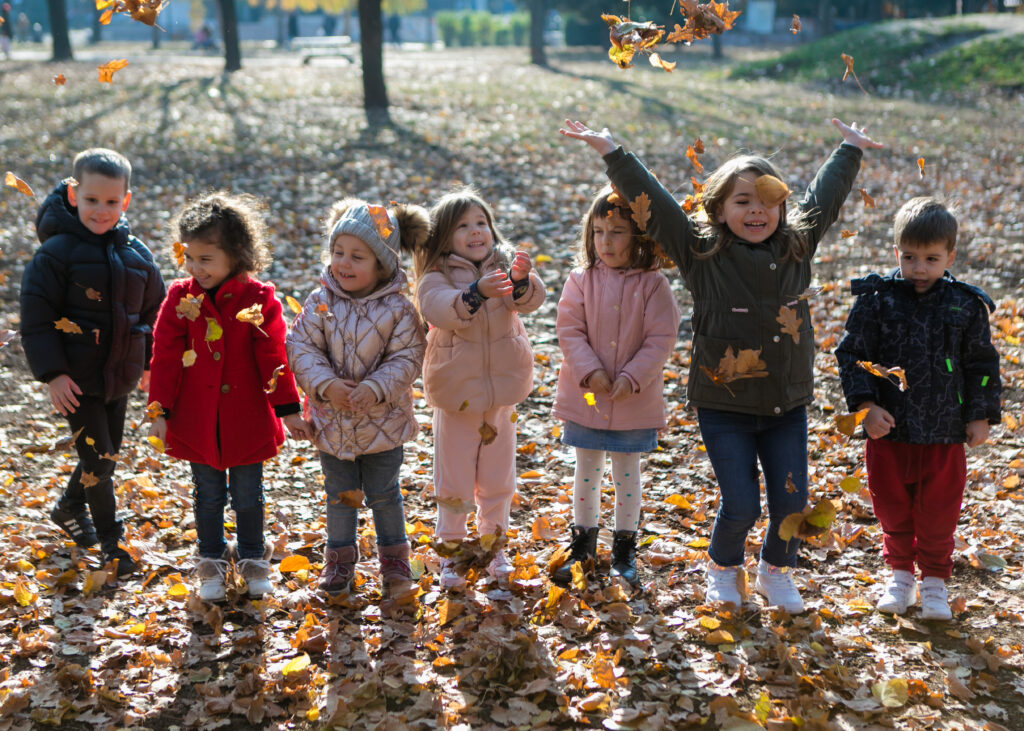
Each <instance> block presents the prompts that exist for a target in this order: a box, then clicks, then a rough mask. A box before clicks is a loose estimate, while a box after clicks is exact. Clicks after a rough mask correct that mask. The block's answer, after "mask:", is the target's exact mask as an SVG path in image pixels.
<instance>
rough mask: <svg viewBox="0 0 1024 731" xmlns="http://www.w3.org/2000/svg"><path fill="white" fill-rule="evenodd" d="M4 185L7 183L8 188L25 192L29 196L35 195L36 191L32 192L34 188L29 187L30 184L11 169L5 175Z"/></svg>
mask: <svg viewBox="0 0 1024 731" xmlns="http://www.w3.org/2000/svg"><path fill="white" fill-rule="evenodd" d="M4 185H6V186H7V187H8V188H14V189H16V190H17V191H18V192H19V193H24V194H25V195H27V196H28V197H29V198H32V197H33V196H35V193H33V192H32V188H31V187H29V184H28V183H26V182H25V181H24V180H22V179H21V178H19V177H18V176H17V175H15V174H14V173H12V172H11V171H10V170H8V171H7V174H6V175H4Z"/></svg>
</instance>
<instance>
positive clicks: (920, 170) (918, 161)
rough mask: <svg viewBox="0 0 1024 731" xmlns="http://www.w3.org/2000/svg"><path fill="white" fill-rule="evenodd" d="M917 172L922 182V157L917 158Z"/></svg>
mask: <svg viewBox="0 0 1024 731" xmlns="http://www.w3.org/2000/svg"><path fill="white" fill-rule="evenodd" d="M917 172H918V175H919V176H920V177H921V179H922V180H923V179H924V158H923V157H919V158H917Z"/></svg>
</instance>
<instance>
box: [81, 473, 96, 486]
mask: <svg viewBox="0 0 1024 731" xmlns="http://www.w3.org/2000/svg"><path fill="white" fill-rule="evenodd" d="M78 481H79V482H80V483H82V487H93V486H94V485H98V484H100V478H98V477H97V476H96V475H94V474H93V473H92V472H85V471H83V472H82V475H81V476H80V477H79V478H78Z"/></svg>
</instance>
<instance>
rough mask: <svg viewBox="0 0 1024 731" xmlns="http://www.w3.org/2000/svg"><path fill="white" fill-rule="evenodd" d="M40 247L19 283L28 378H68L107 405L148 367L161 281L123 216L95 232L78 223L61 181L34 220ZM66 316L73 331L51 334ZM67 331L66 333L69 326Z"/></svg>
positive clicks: (142, 246)
mask: <svg viewBox="0 0 1024 731" xmlns="http://www.w3.org/2000/svg"><path fill="white" fill-rule="evenodd" d="M36 235H37V236H38V237H39V241H40V246H39V248H38V249H36V253H35V255H34V256H33V257H32V261H30V262H29V263H28V265H27V266H26V267H25V273H24V274H23V275H22V280H21V341H22V345H23V346H24V348H25V355H26V356H27V358H28V364H29V367H30V368H31V369H32V375H33V376H35V377H36V379H38V380H40V381H43V382H44V383H49V382H50V381H52V380H53V379H54V378H56V377H57V376H59V375H61V374H67V375H69V376H71V379H72V380H73V381H74V382H75V383H77V384H78V386H79V387H80V388H81V389H82V392H83V393H84V394H85V395H86V396H99V397H102V398H104V399H105V400H106V401H113V400H114V399H117V398H120V397H121V396H124V395H125V394H127V393H129V392H130V391H131V389H132V388H134V387H135V384H137V383H138V382H139V378H140V377H141V376H142V372H143V370H145V369H146V368H148V367H149V358H150V354H151V352H152V346H153V328H152V326H153V322H154V321H155V320H156V315H157V312H159V310H160V302H161V301H162V300H163V298H164V292H165V288H164V281H163V278H162V277H161V276H160V270H159V269H157V267H156V264H154V263H153V255H152V254H151V253H150V251H149V249H147V248H146V246H145V245H144V244H143V243H142V242H141V241H139V240H138V239H137V238H135V237H134V236H132V235H131V231H130V230H129V228H128V219H126V218H125V217H124V216H123V215H122V216H121V220H120V221H118V223H117V225H116V226H114V228H112V229H111V230H110V231H107V232H106V233H105V234H102V235H99V236H98V235H96V234H94V233H92V232H91V231H89V229H87V228H86V227H85V225H84V224H83V223H82V222H81V221H80V220H78V211H77V209H75V208H73V207H72V206H71V204H70V203H68V199H67V185H66V184H64V183H61V184H60V185H58V186H57V188H56V189H54V191H53V192H52V193H50V195H48V196H47V197H46V200H45V201H43V205H42V206H41V207H40V209H39V214H38V215H37V217H36ZM62 318H66V319H68V320H69V321H70V322H72V323H74V324H75V325H77V326H78V330H80V332H64V331H61V330H58V329H57V327H56V326H55V324H54V323H55V322H57V321H58V320H60V319H62ZM69 329H74V328H69Z"/></svg>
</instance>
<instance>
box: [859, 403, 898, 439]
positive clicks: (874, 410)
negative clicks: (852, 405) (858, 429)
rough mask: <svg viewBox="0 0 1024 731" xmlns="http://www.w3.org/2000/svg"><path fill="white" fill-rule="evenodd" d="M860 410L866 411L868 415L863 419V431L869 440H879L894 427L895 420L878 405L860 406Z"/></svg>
mask: <svg viewBox="0 0 1024 731" xmlns="http://www.w3.org/2000/svg"><path fill="white" fill-rule="evenodd" d="M861 408H862V409H863V408H867V409H868V414H867V416H865V417H864V431H865V432H867V435H868V437H870V438H871V439H881V438H882V437H884V436H885V435H886V434H888V433H889V432H890V431H892V429H893V427H895V426H896V420H895V419H894V418H892V414H890V413H889V412H888V411H886V410H885V409H883V408H882V407H881V406H879V405H878V404H875V403H866V404H861ZM859 410H860V409H858V411H859Z"/></svg>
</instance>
